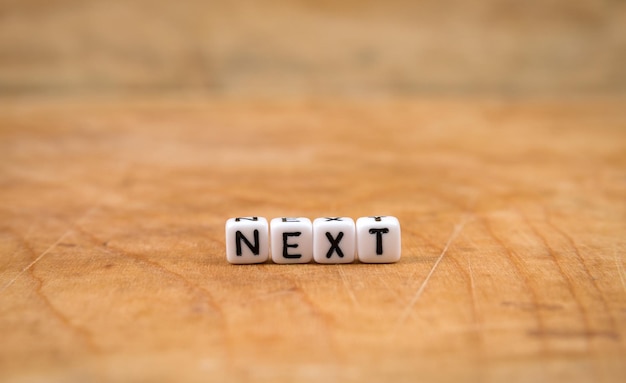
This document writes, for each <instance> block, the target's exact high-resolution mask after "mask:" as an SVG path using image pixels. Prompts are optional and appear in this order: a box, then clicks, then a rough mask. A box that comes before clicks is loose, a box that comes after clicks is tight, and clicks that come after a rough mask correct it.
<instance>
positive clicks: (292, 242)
mask: <svg viewBox="0 0 626 383" xmlns="http://www.w3.org/2000/svg"><path fill="white" fill-rule="evenodd" d="M270 232H271V244H272V245H271V247H272V261H274V262H275V263H308V262H311V259H313V226H312V224H311V220H310V219H308V218H304V217H298V218H287V217H283V218H274V219H272V221H271V222H270Z"/></svg>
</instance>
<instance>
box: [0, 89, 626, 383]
mask: <svg viewBox="0 0 626 383" xmlns="http://www.w3.org/2000/svg"><path fill="white" fill-rule="evenodd" d="M625 101H626V100H625V99H624V98H619V97H607V98H598V99H591V100H589V99H587V100H569V101H567V100H565V99H563V98H561V99H559V100H550V99H518V100H509V101H502V100H499V101H498V100H497V99H488V98H484V99H480V98H471V99H465V98H459V99H454V98H438V99H437V98H393V99H367V98H362V99H355V100H345V99H344V100H335V101H333V100H332V99H328V98H325V99H316V98H309V99H307V98H302V99H300V100H287V99H285V100H281V99H278V98H276V99H274V100H272V101H267V100H260V99H239V98H233V99H228V98H211V97H206V98H202V97H195V98H194V97H190V98H186V99H145V98H144V99H128V100H91V101H80V100H78V99H62V98H61V99H59V98H50V99H47V98H35V99H28V100H22V101H20V100H19V99H9V100H3V101H2V106H1V107H0V186H1V187H0V339H1V340H2V341H1V342H2V347H1V348H0V380H2V381H4V382H39V381H40V382H44V381H45V382H73V381H81V382H82V381H96V382H97V381H110V380H117V381H124V382H133V381H136V382H140V381H141V382H144V381H186V382H210V381H215V382H221V381H241V382H248V381H254V382H280V381H298V382H307V381H311V382H322V381H347V382H374V381H396V382H404V381H406V382H415V381H421V380H425V381H428V380H435V381H450V382H458V381H468V380H470V381H507V382H517V381H524V382H537V381H550V380H552V381H557V380H558V381H569V382H590V381H594V382H595V381H608V382H611V381H613V382H618V381H623V379H624V376H626V350H625V348H626V282H625V280H626V273H625V271H624V270H625V269H626V259H625V257H624V253H625V251H626V108H624V105H625V104H626V103H625ZM372 214H387V215H395V216H397V217H398V218H399V219H400V222H401V225H402V235H403V247H402V251H403V252H402V259H401V260H400V262H399V263H397V264H387V265H372V264H360V263H354V264H347V265H317V264H306V265H276V264H272V263H265V264H261V265H248V266H234V265H230V264H228V263H227V262H226V260H225V246H224V223H225V221H226V219H227V218H229V217H233V216H238V215H259V216H265V217H267V218H272V217H278V216H295V215H303V216H308V217H310V218H315V217H318V216H325V215H346V216H350V217H354V218H357V217H359V216H364V215H372Z"/></svg>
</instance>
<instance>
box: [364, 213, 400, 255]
mask: <svg viewBox="0 0 626 383" xmlns="http://www.w3.org/2000/svg"><path fill="white" fill-rule="evenodd" d="M356 238H357V253H358V257H359V260H360V261H361V262H363V263H393V262H398V260H400V253H401V247H402V243H401V237H400V222H399V221H398V219H397V218H396V217H390V216H376V217H361V218H359V219H357V220H356Z"/></svg>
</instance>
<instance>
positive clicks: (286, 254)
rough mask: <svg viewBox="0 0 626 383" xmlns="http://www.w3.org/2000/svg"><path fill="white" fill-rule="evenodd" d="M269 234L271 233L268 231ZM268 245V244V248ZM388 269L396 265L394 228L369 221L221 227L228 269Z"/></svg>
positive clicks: (382, 219) (388, 220) (385, 220)
mask: <svg viewBox="0 0 626 383" xmlns="http://www.w3.org/2000/svg"><path fill="white" fill-rule="evenodd" d="M270 228H271V230H270ZM270 242H271V244H270ZM270 249H271V255H272V261H274V262H275V263H308V262H311V261H315V262H317V263H331V264H336V263H351V262H354V261H355V260H356V259H357V257H358V259H359V261H361V262H363V263H393V262H398V260H400V253H401V236H400V222H399V221H398V219H397V218H396V217H390V216H374V217H361V218H359V219H357V220H356V224H355V223H354V220H353V219H352V218H348V217H323V218H317V219H315V220H314V221H313V222H311V220H310V219H308V218H304V217H298V218H287V217H284V218H274V219H273V220H272V221H271V223H270V224H269V225H268V223H267V219H265V218H263V217H237V218H230V219H229V220H228V221H226V259H227V260H228V262H230V263H233V264H251V263H263V262H265V261H267V260H268V259H269V258H270Z"/></svg>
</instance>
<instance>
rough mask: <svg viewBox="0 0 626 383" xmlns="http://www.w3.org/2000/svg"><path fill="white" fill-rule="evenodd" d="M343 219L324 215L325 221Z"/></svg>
mask: <svg viewBox="0 0 626 383" xmlns="http://www.w3.org/2000/svg"><path fill="white" fill-rule="evenodd" d="M328 221H343V219H341V218H339V217H326V221H325V222H328Z"/></svg>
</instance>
